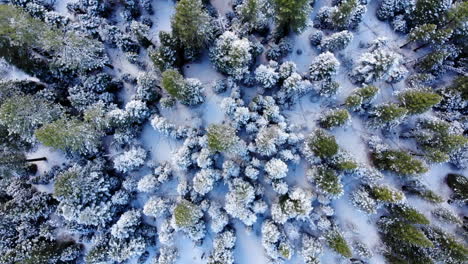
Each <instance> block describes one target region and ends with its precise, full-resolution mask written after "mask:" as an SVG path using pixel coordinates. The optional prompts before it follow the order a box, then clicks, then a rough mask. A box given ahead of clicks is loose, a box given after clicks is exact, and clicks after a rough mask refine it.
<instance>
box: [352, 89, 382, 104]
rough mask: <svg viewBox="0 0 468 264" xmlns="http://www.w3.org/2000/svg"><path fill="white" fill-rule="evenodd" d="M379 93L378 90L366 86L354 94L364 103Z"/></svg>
mask: <svg viewBox="0 0 468 264" xmlns="http://www.w3.org/2000/svg"><path fill="white" fill-rule="evenodd" d="M378 92H379V88H377V86H374V85H366V86H364V87H362V88H360V89H358V90H356V94H357V95H359V96H361V97H362V100H363V101H364V102H370V101H371V100H372V99H374V97H375V96H376V95H377V93H378Z"/></svg>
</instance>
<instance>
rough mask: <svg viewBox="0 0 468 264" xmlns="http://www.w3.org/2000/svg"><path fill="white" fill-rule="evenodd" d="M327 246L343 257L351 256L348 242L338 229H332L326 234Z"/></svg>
mask: <svg viewBox="0 0 468 264" xmlns="http://www.w3.org/2000/svg"><path fill="white" fill-rule="evenodd" d="M326 239H327V244H328V246H329V247H330V248H331V249H333V250H334V251H335V252H337V253H338V254H340V255H342V256H343V257H346V258H350V257H351V256H352V252H351V249H350V248H349V246H348V243H347V242H346V240H345V239H344V237H343V234H341V232H340V231H338V230H333V231H330V232H328V233H327V235H326Z"/></svg>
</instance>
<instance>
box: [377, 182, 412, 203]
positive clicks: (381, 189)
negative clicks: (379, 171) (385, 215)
mask: <svg viewBox="0 0 468 264" xmlns="http://www.w3.org/2000/svg"><path fill="white" fill-rule="evenodd" d="M370 193H371V194H372V197H373V198H374V199H376V200H378V201H381V202H388V203H397V202H399V201H401V200H403V198H404V195H403V193H402V192H400V191H398V190H395V189H391V188H390V187H387V186H384V185H382V186H373V187H371V190H370Z"/></svg>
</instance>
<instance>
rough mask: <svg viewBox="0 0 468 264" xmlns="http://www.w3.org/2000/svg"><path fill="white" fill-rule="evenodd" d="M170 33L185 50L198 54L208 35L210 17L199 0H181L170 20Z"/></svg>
mask: <svg viewBox="0 0 468 264" xmlns="http://www.w3.org/2000/svg"><path fill="white" fill-rule="evenodd" d="M171 26H172V33H173V34H174V36H175V37H176V38H178V39H179V40H180V42H181V44H182V46H183V47H184V48H186V49H187V50H186V52H189V53H195V54H198V53H199V52H200V49H201V48H203V46H204V45H205V43H206V41H207V40H208V39H209V37H210V36H209V35H210V30H211V29H210V18H209V16H208V13H207V12H206V11H205V10H204V8H203V5H202V2H201V0H181V1H179V2H178V3H177V5H176V11H175V14H174V16H173V17H172V21H171Z"/></svg>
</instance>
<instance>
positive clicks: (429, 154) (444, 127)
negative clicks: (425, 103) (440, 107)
mask: <svg viewBox="0 0 468 264" xmlns="http://www.w3.org/2000/svg"><path fill="white" fill-rule="evenodd" d="M415 138H416V142H417V144H418V147H420V148H421V149H422V150H424V151H425V152H426V158H428V159H429V160H430V161H434V162H445V161H447V160H448V158H449V154H450V153H452V152H454V151H456V150H457V149H460V148H461V147H463V146H464V145H466V144H468V139H467V138H465V137H464V136H463V135H457V134H452V133H451V132H450V125H449V124H448V123H447V122H445V121H442V120H430V119H429V120H426V119H423V120H421V121H419V122H418V129H417V131H416V135H415Z"/></svg>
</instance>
